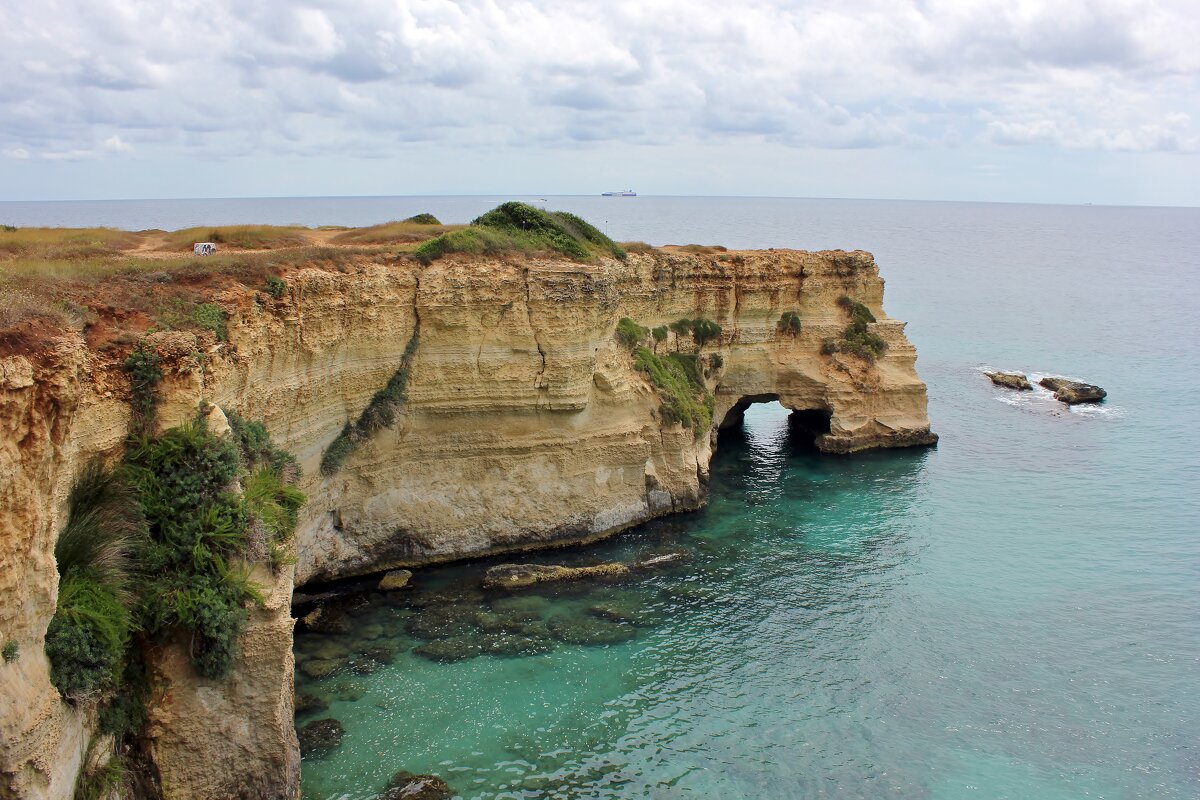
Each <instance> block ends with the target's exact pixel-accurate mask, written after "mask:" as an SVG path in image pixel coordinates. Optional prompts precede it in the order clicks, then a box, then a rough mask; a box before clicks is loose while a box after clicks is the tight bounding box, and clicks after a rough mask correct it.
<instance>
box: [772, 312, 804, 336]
mask: <svg viewBox="0 0 1200 800" xmlns="http://www.w3.org/2000/svg"><path fill="white" fill-rule="evenodd" d="M777 327H778V329H779V332H780V333H782V334H785V335H787V336H799V335H800V315H799V314H798V313H796V312H795V311H785V312H783V316H782V317H780V318H779V324H778V326H777Z"/></svg>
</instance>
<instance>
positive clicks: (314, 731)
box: [296, 717, 346, 758]
mask: <svg viewBox="0 0 1200 800" xmlns="http://www.w3.org/2000/svg"><path fill="white" fill-rule="evenodd" d="M345 735H346V729H345V728H343V727H342V723H340V722H338V721H337V720H336V719H333V718H332V717H327V718H326V719H317V720H313V721H312V722H310V723H308V724H307V725H305V726H304V727H303V728H301V729H300V730H298V731H296V737H297V738H298V739H299V740H300V755H301V756H303V757H304V758H325V757H326V756H328V755H329V754H330V753H332V752H333V751H334V750H336V749H337V748H338V745H340V744H341V743H342V737H343V736H345Z"/></svg>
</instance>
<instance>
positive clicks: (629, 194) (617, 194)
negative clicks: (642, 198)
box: [600, 189, 637, 197]
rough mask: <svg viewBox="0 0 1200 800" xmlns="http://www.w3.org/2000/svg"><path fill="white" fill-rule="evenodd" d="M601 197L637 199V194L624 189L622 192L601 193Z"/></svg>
mask: <svg viewBox="0 0 1200 800" xmlns="http://www.w3.org/2000/svg"><path fill="white" fill-rule="evenodd" d="M600 196H601V197H637V192H635V191H634V190H633V189H626V190H625V191H623V192H601V193H600Z"/></svg>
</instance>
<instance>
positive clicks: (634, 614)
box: [588, 603, 642, 625]
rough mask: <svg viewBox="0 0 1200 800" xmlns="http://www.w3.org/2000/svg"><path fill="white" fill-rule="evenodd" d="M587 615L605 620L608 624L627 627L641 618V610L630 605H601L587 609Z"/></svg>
mask: <svg viewBox="0 0 1200 800" xmlns="http://www.w3.org/2000/svg"><path fill="white" fill-rule="evenodd" d="M588 613H589V614H591V615H592V616H593V617H597V618H599V619H603V620H607V621H608V622H618V623H624V624H629V625H636V624H637V622H638V620H639V619H641V617H642V614H641V608H640V607H639V606H637V605H634V604H632V603H629V604H625V603H604V604H603V605H595V606H592V607H591V608H589V609H588Z"/></svg>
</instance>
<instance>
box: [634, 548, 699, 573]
mask: <svg viewBox="0 0 1200 800" xmlns="http://www.w3.org/2000/svg"><path fill="white" fill-rule="evenodd" d="M691 557H692V554H691V553H690V552H688V551H687V550H665V551H651V552H649V553H642V554H641V555H640V556H638V560H637V562H636V563H635V564H634V566H636V567H637V568H638V569H654V568H656V567H668V566H672V565H675V564H679V563H682V562H684V561H687V560H688V559H689V558H691Z"/></svg>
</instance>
